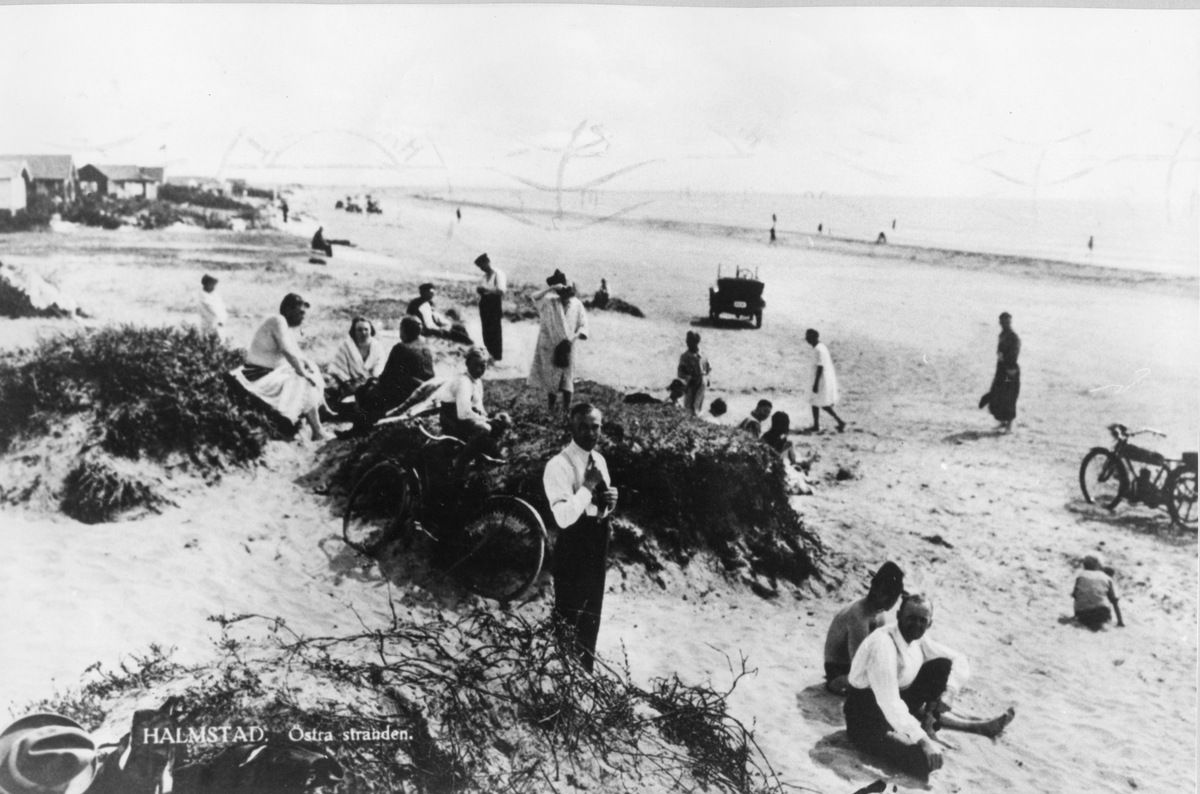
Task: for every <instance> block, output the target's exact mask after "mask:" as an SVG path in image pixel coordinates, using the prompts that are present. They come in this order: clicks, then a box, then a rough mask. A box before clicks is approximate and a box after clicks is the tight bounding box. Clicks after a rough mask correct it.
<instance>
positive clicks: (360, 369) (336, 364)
mask: <svg viewBox="0 0 1200 794" xmlns="http://www.w3.org/2000/svg"><path fill="white" fill-rule="evenodd" d="M386 363H387V359H386V358H385V356H384V354H383V345H381V344H380V343H379V340H377V339H376V338H375V325H374V324H373V323H372V322H371V321H370V320H368V319H366V318H365V317H355V318H354V319H353V320H351V321H350V333H349V335H348V336H347V337H346V338H344V339H342V343H341V345H339V346H338V349H337V352H336V353H334V355H333V361H331V362H330V363H329V369H328V373H329V379H330V380H332V381H333V383H331V384H329V385H328V386H327V387H326V389H325V402H326V403H327V404H328V405H330V406H331V407H333V408H336V407H337V406H338V404H339V403H341V401H342V400H344V399H346V398H347V397H349V396H350V395H351V394H354V392H355V390H357V389H358V387H360V386H362V385H364V384H365V383H366V382H367V381H369V380H370V379H371V378H378V377H379V375H380V374H381V373H382V372H383V365H384V364H386Z"/></svg>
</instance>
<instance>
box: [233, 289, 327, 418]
mask: <svg viewBox="0 0 1200 794" xmlns="http://www.w3.org/2000/svg"><path fill="white" fill-rule="evenodd" d="M309 305H310V304H309V303H308V301H306V300H304V298H302V297H300V296H299V295H297V294H296V293H294V292H289V293H288V294H287V295H285V296H284V298H283V302H282V303H280V304H279V314H276V315H275V316H273V317H269V318H267V320H266V321H265V322H263V324H262V325H260V326H259V328H258V330H257V331H255V332H254V338H253V339H252V340H251V341H250V349H249V351H248V352H247V353H246V363H245V364H244V365H243V366H241V367H239V368H237V369H235V370H234V371H233V372H232V373H230V374H231V375H232V376H233V378H234V380H236V381H237V382H238V384H239V385H240V386H241V387H242V388H244V389H245V390H246V391H248V392H250V394H252V395H254V396H255V397H257V398H259V399H260V400H262V401H263V402H264V403H266V404H267V405H268V406H270V407H271V408H273V409H274V410H276V411H278V412H279V413H280V414H282V415H283V416H284V417H285V418H286V419H287V420H288V421H289V422H293V423H294V422H298V421H299V420H300V418H301V417H303V418H304V419H305V421H307V422H308V425H309V427H310V428H311V429H312V438H313V440H314V441H323V440H325V439H327V438H329V436H328V435H326V433H325V429H324V428H323V427H321V417H320V416H319V414H318V410H319V409H320V408H321V407H322V406H323V405H324V404H325V381H324V379H323V378H322V377H321V371H320V370H319V369H317V366H316V364H314V363H313V362H312V361H310V360H309V359H308V358H307V357H305V355H304V353H302V352H301V351H300V346H299V345H298V344H297V343H296V335H295V331H293V330H292V329H294V328H299V327H300V324H301V323H302V322H304V318H305V316H306V315H307V314H308V309H309Z"/></svg>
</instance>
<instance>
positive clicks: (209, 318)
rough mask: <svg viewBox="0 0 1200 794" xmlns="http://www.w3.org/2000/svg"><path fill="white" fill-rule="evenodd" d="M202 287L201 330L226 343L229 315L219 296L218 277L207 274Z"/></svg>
mask: <svg viewBox="0 0 1200 794" xmlns="http://www.w3.org/2000/svg"><path fill="white" fill-rule="evenodd" d="M200 286H201V288H202V290H203V291H202V292H201V293H200V329H201V330H202V331H204V332H205V333H206V334H212V335H213V336H215V337H217V338H218V339H220V340H222V341H224V339H225V323H226V322H227V321H228V319H229V313H228V312H227V311H225V301H223V300H221V296H220V295H218V294H217V277H216V276H210V275H209V274H207V273H205V274H204V276H202V277H201V279H200Z"/></svg>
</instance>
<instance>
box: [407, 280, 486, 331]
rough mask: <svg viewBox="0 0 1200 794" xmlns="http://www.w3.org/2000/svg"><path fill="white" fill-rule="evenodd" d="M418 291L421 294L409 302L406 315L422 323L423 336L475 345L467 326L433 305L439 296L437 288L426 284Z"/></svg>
mask: <svg viewBox="0 0 1200 794" xmlns="http://www.w3.org/2000/svg"><path fill="white" fill-rule="evenodd" d="M417 289H418V291H419V292H420V294H419V295H418V296H417V297H415V298H413V299H412V300H411V301H409V302H408V308H407V309H406V310H405V313H406V314H409V315H412V316H413V317H416V318H417V319H419V320H420V321H421V326H422V327H421V334H422V335H424V336H436V337H439V338H441V339H449V340H450V341H452V342H459V343H461V344H464V345H470V344H474V342H472V341H471V335H470V334H468V333H467V328H466V326H464V325H463V324H462V323H461V322H459V321H458V319H457V318H452V317H449V316H447V315H445V314H442V313H441V312H439V311H438V310H437V307H436V306H434V305H433V299H434V297H435V296H436V295H437V287H435V286H433V284H431V283H429V282H426V283H424V284H422V285H421V286H420V287H418V288H417Z"/></svg>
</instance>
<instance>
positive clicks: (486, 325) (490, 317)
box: [479, 295, 504, 361]
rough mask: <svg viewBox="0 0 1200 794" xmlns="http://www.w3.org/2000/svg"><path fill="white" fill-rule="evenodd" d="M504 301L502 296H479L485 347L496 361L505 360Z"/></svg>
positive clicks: (480, 318) (480, 320) (480, 319)
mask: <svg viewBox="0 0 1200 794" xmlns="http://www.w3.org/2000/svg"><path fill="white" fill-rule="evenodd" d="M503 301H504V299H503V298H502V297H501V296H500V295H480V296H479V322H480V325H482V326H483V346H484V347H486V348H487V352H488V353H490V354H491V356H492V358H494V359H495V360H496V361H499V360H501V359H502V358H504V331H503V328H502V327H501V324H500V321H501V320H502V319H503V317H504V305H503Z"/></svg>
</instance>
